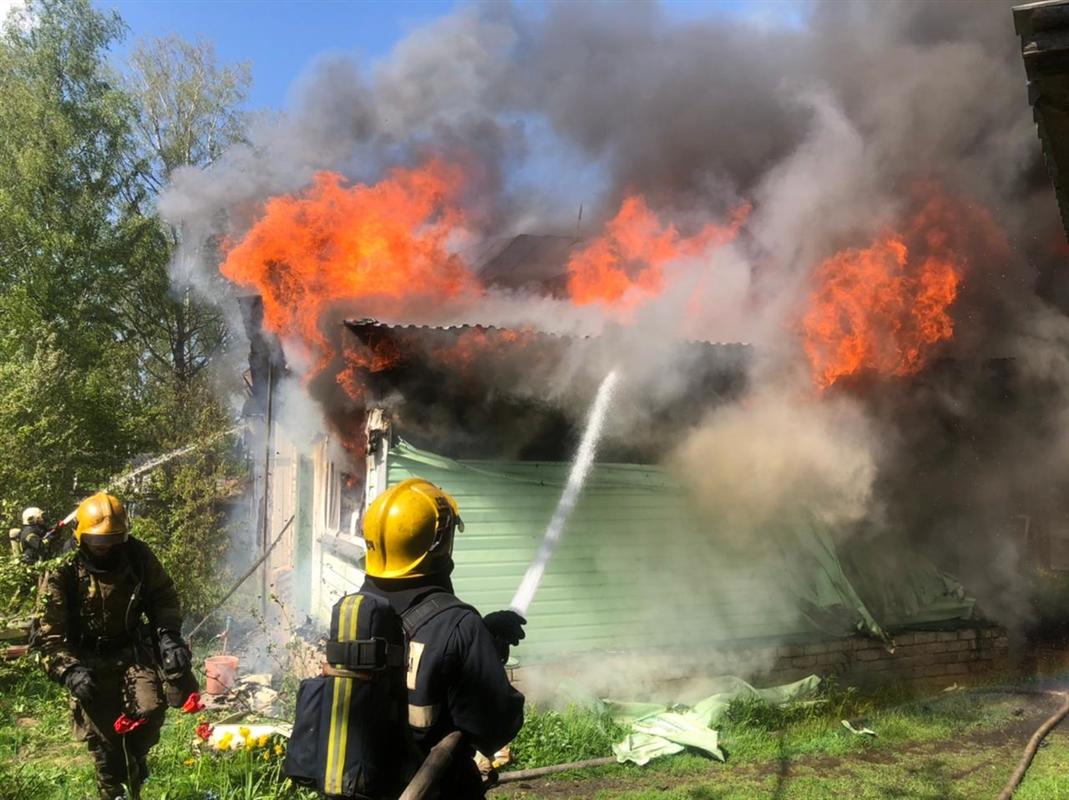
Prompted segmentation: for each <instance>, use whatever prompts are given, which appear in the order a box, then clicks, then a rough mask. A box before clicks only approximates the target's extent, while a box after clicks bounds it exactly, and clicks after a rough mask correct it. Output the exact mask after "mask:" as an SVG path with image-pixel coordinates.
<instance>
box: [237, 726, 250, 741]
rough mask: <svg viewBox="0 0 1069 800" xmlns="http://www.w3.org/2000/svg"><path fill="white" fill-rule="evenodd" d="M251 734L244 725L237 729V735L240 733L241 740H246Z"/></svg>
mask: <svg viewBox="0 0 1069 800" xmlns="http://www.w3.org/2000/svg"><path fill="white" fill-rule="evenodd" d="M251 732H252V731H250V730H249V729H248V728H246V727H245V726H244V725H242V726H241V727H240V728H238V733H240V734H241V738H242V739H248V738H249V734H250V733H251Z"/></svg>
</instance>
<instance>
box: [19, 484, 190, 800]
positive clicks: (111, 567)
mask: <svg viewBox="0 0 1069 800" xmlns="http://www.w3.org/2000/svg"><path fill="white" fill-rule="evenodd" d="M74 537H75V539H76V541H77V548H76V550H75V551H74V552H73V554H72V555H71V556H70V557H69V558H68V559H66V560H65V561H63V562H62V564H61V565H60V566H59V567H58V568H56V569H55V570H53V571H51V572H49V573H47V574H46V575H45V579H44V583H43V589H42V592H43V595H42V600H43V606H42V611H41V615H40V619H39V626H38V632H37V634H36V637H35V646H36V647H37V649H38V650H39V651H40V652H41V654H42V663H43V665H44V668H45V670H46V672H47V673H48V675H49V677H51V678H52V679H53V680H55V681H56V682H57V683H61V684H62V685H64V686H65V687H66V688H67V689H68V690H69V692H70V695H71V698H70V705H71V715H72V725H73V728H74V734H75V736H76V737H77V738H78V739H79V740H81V741H84V742H86V744H87V745H88V747H89V752H90V754H91V755H92V757H93V761H94V763H95V766H96V774H97V786H98V789H99V791H100V797H101V798H102V800H103V799H105V798H106V800H114V798H117V797H123V798H127V799H128V800H133V798H137V797H140V787H141V784H142V782H143V781H144V779H145V777H146V776H147V774H148V766H147V763H146V756H147V755H148V752H149V749H150V748H151V747H152V746H153V745H155V744H156V742H157V741H159V735H160V728H161V727H162V725H163V718H164V714H165V712H166V704H165V698H164V691H163V683H162V681H161V676H160V670H161V668H163V667H164V666H165V665H166V666H169V667H170V668H171V669H172V670H173V669H176V668H178V667H182V668H183V669H185V670H188V668H189V665H190V660H191V654H190V651H189V648H188V647H187V646H186V644H185V642H183V641H182V638H181V635H180V633H179V631H180V628H181V625H182V613H181V608H180V605H179V601H178V594H177V592H176V591H175V587H174V582H173V581H172V580H171V578H170V576H169V575H168V574H167V572H166V571H165V570H164V568H163V566H162V565H161V564H160V562H159V560H158V559H157V558H156V556H155V555H154V554H153V553H152V550H151V549H149V547H148V545H146V544H145V543H144V542H141V541H139V540H138V539H135V538H134V537H132V536H130V534H129V530H128V525H127V518H126V509H125V508H124V507H123V504H122V502H121V501H120V500H119V499H118V498H117V497H114V496H112V495H110V494H106V493H104V492H99V493H97V494H95V495H93V496H92V497H90V498H88V499H87V500H85V501H83V502H82V504H81V505H80V506H79V507H78V512H77V528H76V529H75V531H74Z"/></svg>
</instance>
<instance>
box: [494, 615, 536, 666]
mask: <svg viewBox="0 0 1069 800" xmlns="http://www.w3.org/2000/svg"><path fill="white" fill-rule="evenodd" d="M483 622H484V623H485V624H486V627H487V629H488V630H489V631H490V635H491V636H493V637H494V644H496V645H497V654H498V656H500V657H501V661H502V662H505V661H508V658H509V647H510V646H511V647H515V646H516V645H518V644H519V643H520V639H523V638H524V637H525V636H527V634H526V633H525V632H524V630H523V626H524V625H526V624H527V620H526V619H524V618H523V616H522V615H520V614H518V613H516V612H515V611H512V610H506V611H494V612H492V613H490V614H487V615H486V616H485V617H483Z"/></svg>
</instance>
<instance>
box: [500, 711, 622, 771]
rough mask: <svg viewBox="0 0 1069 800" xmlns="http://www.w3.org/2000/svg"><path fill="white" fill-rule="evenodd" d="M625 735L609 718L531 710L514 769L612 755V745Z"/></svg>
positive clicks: (516, 750)
mask: <svg viewBox="0 0 1069 800" xmlns="http://www.w3.org/2000/svg"><path fill="white" fill-rule="evenodd" d="M626 734H627V729H626V728H623V727H621V726H620V725H618V724H616V723H615V722H613V721H612V719H611V718H610V717H609V716H608V715H607V714H603V713H598V712H595V711H591V710H589V709H585V708H580V707H577V706H570V707H568V708H567V709H565V710H564V711H551V710H546V711H543V710H540V709H538V708H534V707H531V708H529V709H527V712H526V715H525V721H524V725H523V729H522V730H521V731H520V732H519V734H518V735H517V736H516V739H515V741H513V743H512V761H513V766H515V767H516V768H518V769H526V768H529V767H543V766H547V765H550V764H563V763H566V762H569V761H582V760H585V759H588V758H599V757H602V756H608V755H612V745H613V743H614V742H618V741H620V740H621V739H623V738H624V736H625V735H626Z"/></svg>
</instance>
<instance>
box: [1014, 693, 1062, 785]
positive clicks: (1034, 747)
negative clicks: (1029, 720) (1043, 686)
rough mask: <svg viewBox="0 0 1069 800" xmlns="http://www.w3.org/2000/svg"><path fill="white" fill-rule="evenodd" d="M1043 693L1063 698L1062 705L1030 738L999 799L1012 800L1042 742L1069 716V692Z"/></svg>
mask: <svg viewBox="0 0 1069 800" xmlns="http://www.w3.org/2000/svg"><path fill="white" fill-rule="evenodd" d="M1043 694H1045V695H1049V696H1050V697H1059V698H1061V700H1062V705H1061V707H1060V708H1059V709H1058V710H1057V711H1055V712H1054V713H1053V714H1052V715H1051V716H1050V717H1049V718H1048V719H1047V720H1046V721H1045V722H1044V723H1043V724H1042V725H1040V726H1039V728H1037V729H1036V732H1035V733H1034V734H1032V738H1031V739H1029V740H1028V745H1027V746H1026V747H1025V749H1024V755H1023V756H1021V760H1020V762H1019V763H1018V764H1017V769H1015V770H1014V771H1013V775H1011V776H1010V779H1009V781H1008V782H1007V783H1006V786H1005V788H1003V790H1002V791H1001V792H1000V793H999V796H998V798H997V800H1010V798H1011V797H1013V793H1014V792H1016V791H1017V789H1018V787H1020V785H1021V781H1023V780H1024V776H1025V773H1027V772H1028V767H1029V766H1031V764H1032V759H1033V758H1035V757H1036V751H1038V750H1039V746H1040V744H1042V743H1043V740H1044V739H1045V738H1046V737H1047V734H1048V733H1050V732H1051V731H1052V730H1054V729H1055V728H1056V727H1058V723H1060V722H1061V721H1062V720H1063V719H1065V717H1066V716H1069V692H1053V691H1052V692H1043Z"/></svg>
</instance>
